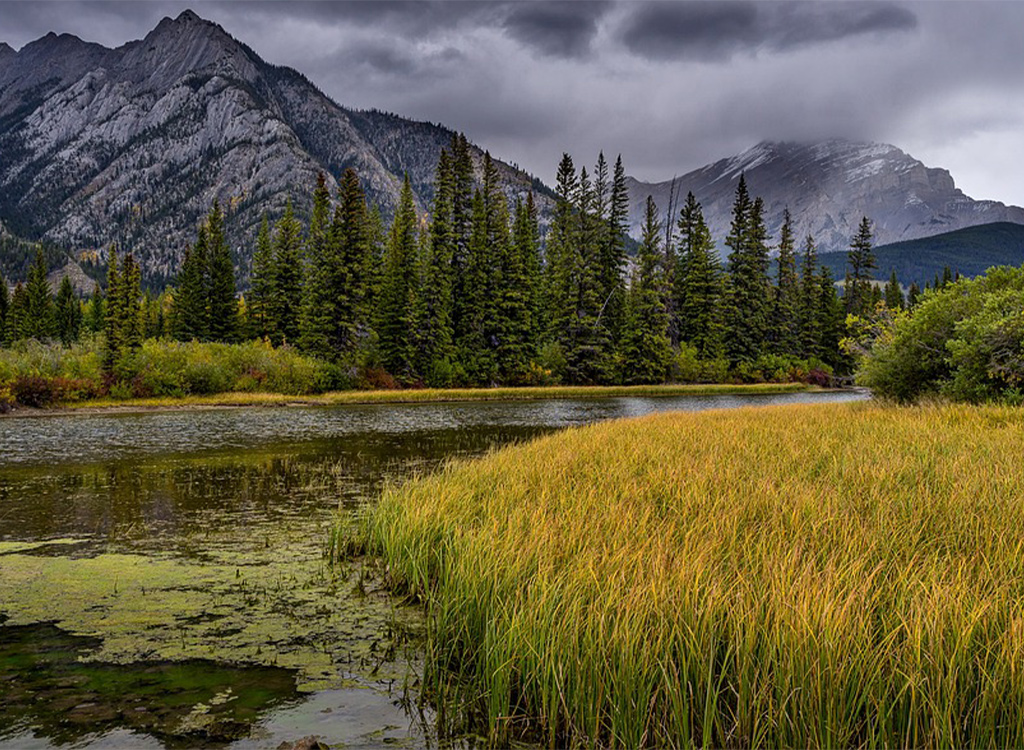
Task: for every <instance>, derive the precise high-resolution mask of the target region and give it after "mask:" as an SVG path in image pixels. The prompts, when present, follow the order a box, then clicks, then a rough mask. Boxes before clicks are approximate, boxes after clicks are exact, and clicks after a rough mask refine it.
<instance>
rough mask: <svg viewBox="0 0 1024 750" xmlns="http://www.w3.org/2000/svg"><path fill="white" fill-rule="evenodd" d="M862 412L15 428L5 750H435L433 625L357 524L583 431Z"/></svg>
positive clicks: (417, 408)
mask: <svg viewBox="0 0 1024 750" xmlns="http://www.w3.org/2000/svg"><path fill="white" fill-rule="evenodd" d="M865 397H866V395H865V394H863V393H858V392H842V393H815V394H811V393H796V394H781V395H772V396H713V397H668V398H614V399H593V400H588V399H581V400H550V401H529V402H514V403H511V402H502V403H462V404H415V405H409V404H404V405H373V406H339V407H302V408H246V409H225V410H206V411H181V412H162V413H147V414H122V415H111V414H106V415H105V414H96V413H94V414H82V415H71V416H45V417H33V418H4V419H0V685H2V686H3V689H2V690H0V748H52V747H75V748H80V747H81V748H100V747H104V748H107V747H125V748H148V747H153V748H160V747H168V748H177V747H196V746H203V747H209V746H213V747H231V748H256V747H259V748H263V747H266V748H276V747H278V746H279V745H280V744H281V743H282V742H284V741H287V742H293V741H295V740H297V739H299V738H301V737H304V736H308V735H318V736H320V737H321V738H322V739H323V740H324V741H325V742H327V743H329V744H331V745H332V746H334V745H337V746H344V747H360V746H362V747H379V746H382V745H396V746H416V747H418V746H424V745H430V744H436V743H435V742H434V739H433V738H432V737H431V736H430V730H429V727H430V724H431V721H430V718H431V717H430V712H429V709H428V708H427V707H424V706H422V705H421V704H420V701H419V700H418V691H417V686H418V683H417V670H418V666H419V665H418V661H417V652H416V643H417V634H418V632H419V629H420V627H421V616H422V613H421V612H420V611H419V610H418V609H416V608H415V607H410V606H406V605H405V604H403V603H402V602H400V601H397V600H395V599H394V598H392V597H391V596H389V595H388V594H387V593H386V592H385V591H384V590H383V587H382V585H381V579H380V572H379V570H378V569H377V566H376V563H375V562H374V561H371V560H366V561H357V562H354V563H350V564H346V565H344V566H331V565H329V564H328V563H327V561H326V559H325V556H324V552H325V547H326V541H327V538H328V531H329V529H330V527H331V524H332V522H333V520H334V518H335V517H336V514H337V513H338V512H339V509H340V512H342V513H345V512H352V511H353V510H354V509H355V508H357V507H359V505H361V504H362V503H364V502H366V501H372V499H373V498H374V497H375V496H376V494H377V493H378V492H379V491H380V488H381V486H382V484H383V483H384V482H386V481H394V480H396V479H401V478H403V477H407V476H409V475H410V474H412V473H416V472H422V471H429V470H431V469H433V468H435V467H437V466H438V465H439V464H440V463H442V462H444V461H445V460H447V459H449V458H452V457H460V456H472V455H478V454H480V453H483V452H485V451H487V450H488V449H490V448H492V447H497V446H501V445H506V444H509V443H512V442H515V441H522V440H527V439H529V438H532V437H535V436H537V435H541V434H544V433H546V432H550V431H552V430H556V429H559V428H563V427H568V426H574V425H582V424H587V423H591V422H596V421H600V420H605V419H611V418H616V417H627V416H638V415H642V414H647V413H650V412H654V411H665V410H674V409H675V410H678V409H684V410H700V409H708V408H728V407H736V406H743V405H767V404H780V403H797V402H810V401H848V400H855V399H862V398H865Z"/></svg>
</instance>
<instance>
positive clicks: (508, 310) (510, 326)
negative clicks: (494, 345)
mask: <svg viewBox="0 0 1024 750" xmlns="http://www.w3.org/2000/svg"><path fill="white" fill-rule="evenodd" d="M502 202H503V203H504V200H503V201H502ZM530 221H531V217H530V215H529V210H528V208H527V206H526V205H525V204H524V203H523V201H522V200H519V199H517V200H516V205H515V215H514V218H513V222H512V224H513V236H512V239H511V241H509V240H508V239H507V238H506V239H505V241H504V242H503V243H502V244H501V245H500V247H501V255H500V256H499V258H498V263H499V269H498V277H499V279H500V281H501V284H500V287H499V289H498V298H497V302H498V309H497V320H498V323H499V328H498V330H497V331H496V336H497V341H498V350H497V356H498V370H499V375H500V377H501V379H502V381H504V382H505V383H513V384H515V383H522V382H525V380H526V377H527V374H528V373H529V369H530V362H531V361H532V359H533V357H534V355H535V353H536V348H535V341H534V337H533V315H532V310H531V307H530V305H531V301H532V285H533V281H534V279H533V278H532V277H531V269H530V268H529V265H528V264H529V263H530V255H531V252H532V251H531V248H530V245H531V244H532V243H533V240H534V234H533V228H532V227H531V225H530Z"/></svg>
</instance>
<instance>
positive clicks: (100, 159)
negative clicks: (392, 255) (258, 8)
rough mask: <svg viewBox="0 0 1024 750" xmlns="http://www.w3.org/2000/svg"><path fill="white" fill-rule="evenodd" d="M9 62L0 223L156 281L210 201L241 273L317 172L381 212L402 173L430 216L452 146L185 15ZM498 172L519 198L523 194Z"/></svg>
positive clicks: (524, 178) (38, 46)
mask: <svg viewBox="0 0 1024 750" xmlns="http://www.w3.org/2000/svg"><path fill="white" fill-rule="evenodd" d="M0 59H2V60H3V62H2V64H0V154H2V155H3V157H2V158H0V221H3V222H4V223H5V224H6V225H7V227H8V228H9V230H10V231H11V232H13V233H14V234H17V235H19V236H21V237H23V238H26V239H31V240H40V239H41V240H46V241H50V242H53V243H56V244H59V245H61V246H63V247H65V248H66V249H67V250H68V251H69V252H70V253H71V254H72V255H73V256H76V255H79V254H94V253H95V251H96V250H97V249H99V248H105V247H107V246H108V245H109V244H110V243H112V242H116V243H118V244H119V246H121V248H122V250H123V251H127V250H131V251H133V252H135V253H136V255H137V257H138V258H139V260H140V263H141V265H142V268H143V273H144V276H145V277H146V278H147V280H148V281H149V282H151V283H157V284H159V283H161V282H162V281H166V280H168V279H171V278H173V275H174V274H175V273H176V271H177V266H178V263H179V260H180V258H181V254H182V252H183V251H184V248H185V246H186V244H187V243H188V242H190V241H192V240H193V239H194V234H195V227H196V224H197V222H198V221H199V220H200V219H201V217H202V216H203V215H204V214H205V213H206V211H207V210H208V209H209V206H210V204H211V202H212V201H213V199H214V198H218V199H219V200H220V201H221V204H222V205H223V206H225V207H226V209H227V214H228V220H227V226H228V232H229V238H230V239H231V241H232V245H233V247H234V248H235V252H236V257H237V261H238V266H239V271H240V273H241V274H242V275H243V276H244V274H245V273H246V271H247V269H248V265H249V261H250V256H251V252H252V244H253V242H252V238H253V236H254V235H255V229H256V227H257V226H258V224H259V221H260V218H261V217H262V215H263V214H264V212H266V213H268V214H269V216H270V218H271V219H273V218H274V217H275V216H276V215H278V214H279V213H280V212H281V211H282V210H283V208H284V205H285V203H286V201H287V200H288V199H289V198H291V199H293V201H294V202H295V207H296V210H297V211H298V212H299V213H300V214H301V213H304V212H306V210H307V208H308V204H309V202H310V196H311V193H312V189H313V186H314V184H315V181H316V175H317V173H318V172H320V171H323V172H325V173H326V174H327V175H328V182H329V184H330V187H331V188H332V191H333V190H334V188H335V187H336V183H335V179H336V178H337V177H340V175H341V172H342V171H343V170H344V169H345V168H347V167H353V168H355V169H356V171H357V172H358V173H359V176H360V179H361V180H362V182H363V185H364V188H365V189H366V191H367V193H368V196H369V198H370V199H371V200H372V201H374V202H376V203H377V204H378V205H379V206H380V207H381V210H382V212H383V213H384V214H385V215H389V214H390V213H391V212H392V210H393V209H394V207H395V205H396V204H397V200H398V193H399V190H400V188H401V180H402V178H403V176H404V174H405V173H406V172H408V174H409V178H410V180H411V182H412V185H413V190H414V193H415V195H416V199H417V202H418V203H419V205H420V208H425V207H426V206H427V205H429V201H430V199H431V198H432V188H431V184H430V183H431V182H432V180H433V173H434V170H435V168H436V164H437V157H438V154H439V153H440V149H441V148H442V147H443V146H445V145H447V144H448V143H449V141H450V139H451V136H452V132H451V131H449V130H447V129H445V128H442V127H438V126H435V125H430V124H427V123H419V122H412V121H409V120H404V119H402V118H400V117H397V116H393V115H388V114H383V113H379V112H357V111H352V110H348V109H345V108H343V107H340V106H338V105H337V104H335V103H334V102H333V101H332V100H330V99H329V98H328V97H326V96H325V95H324V94H322V93H321V92H320V91H319V90H318V89H317V88H316V87H315V86H313V85H312V84H311V83H310V82H309V81H308V80H307V79H306V78H304V77H303V76H302V75H301V74H299V73H297V72H295V71H294V70H291V69H288V68H282V67H276V66H273V65H270V64H268V63H266V62H264V61H263V60H261V59H260V58H259V56H257V55H256V53H254V52H253V51H252V50H251V49H249V48H248V47H246V46H245V45H244V44H242V43H240V42H238V41H236V40H235V39H233V38H232V37H231V36H229V35H228V34H227V33H226V32H225V31H224V30H223V29H222V28H221V27H220V26H218V25H216V24H213V23H210V22H208V21H205V20H203V19H201V18H199V17H198V16H197V15H195V14H194V13H192V12H191V11H185V12H184V13H182V14H181V15H180V16H178V17H177V18H176V19H173V20H172V19H169V18H165V19H164V20H163V21H161V22H160V24H159V25H158V26H157V27H156V28H155V29H153V31H151V32H150V33H149V34H148V35H147V36H146V37H145V39H142V40H139V41H134V42H129V43H127V44H125V45H123V46H121V47H118V48H117V49H107V48H105V47H102V46H101V45H98V44H91V43H87V42H83V41H82V40H80V39H78V38H77V37H74V36H70V35H67V34H63V35H60V36H57V35H55V34H48V35H47V36H45V37H43V38H41V39H39V40H37V41H35V42H32V43H30V44H28V45H26V46H25V47H24V48H22V49H21V50H19V51H18V52H14V51H13V50H11V49H10V47H7V46H6V45H3V46H2V47H0ZM475 155H476V157H477V159H479V158H480V157H481V156H482V154H480V153H479V152H476V154H475ZM498 166H499V171H500V173H501V176H502V179H503V181H504V184H505V185H506V189H507V191H508V192H509V193H510V194H519V193H525V192H526V191H527V190H529V188H530V178H529V176H528V175H526V174H524V173H522V172H519V171H517V170H514V169H512V168H511V167H509V166H507V165H504V164H501V163H499V165H498Z"/></svg>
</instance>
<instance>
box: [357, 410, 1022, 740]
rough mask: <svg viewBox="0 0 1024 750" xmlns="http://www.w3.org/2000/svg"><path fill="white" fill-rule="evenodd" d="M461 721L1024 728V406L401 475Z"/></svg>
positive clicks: (408, 530) (623, 436)
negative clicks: (409, 476)
mask: <svg viewBox="0 0 1024 750" xmlns="http://www.w3.org/2000/svg"><path fill="white" fill-rule="evenodd" d="M363 534H364V535H365V538H364V541H365V543H366V545H367V548H368V549H369V551H371V552H376V553H379V554H381V555H382V556H383V558H384V560H385V561H386V562H387V564H388V566H389V571H390V576H391V578H392V580H393V581H394V583H395V585H396V586H399V587H404V588H405V589H406V590H408V591H410V592H412V593H413V594H415V595H418V596H419V597H421V598H422V599H423V600H424V601H425V603H426V606H427V612H428V621H429V627H428V636H427V674H426V685H427V687H428V690H430V691H431V692H432V693H433V698H434V699H435V700H436V701H437V704H438V707H439V711H440V714H439V715H440V717H441V720H442V722H444V723H445V724H446V725H447V727H448V728H449V729H456V730H457V729H464V728H466V726H467V722H468V726H469V728H476V729H477V730H481V729H482V730H483V731H486V732H487V733H488V736H489V738H490V741H491V742H494V743H503V742H506V741H508V740H510V739H514V738H515V737H517V736H520V735H524V734H525V735H532V736H533V737H536V736H537V735H538V734H539V735H540V737H541V738H542V739H543V740H544V741H546V742H547V743H548V744H550V745H553V746H554V745H559V746H561V745H567V744H597V745H613V746H628V747H641V746H681V747H685V746H702V747H743V746H765V745H767V746H787V747H815V748H820V747H852V746H868V747H876V746H889V747H938V746H943V747H946V746H961V747H991V746H995V747H1020V746H1024V412H1022V411H1020V410H1016V409H1011V408H997V407H991V408H976V407H960V406H930V407H915V408H895V407H884V406H878V405H872V404H851V405H799V406H785V407H769V408H747V409H741V410H735V411H718V412H704V413H697V414H661V415H656V416H650V417H645V418H641V419H634V420H628V421H620V422H612V423H605V424H600V425H595V426H591V427H586V428H580V429H571V430H568V431H565V432H562V433H559V434H557V435H553V436H550V437H546V438H542V439H539V440H537V441H535V442H532V443H529V444H526V445H522V446H516V447H512V448H508V449H504V450H500V451H497V452H495V453H493V454H491V455H489V456H486V457H484V458H482V459H480V460H477V461H473V462H469V463H459V464H454V465H451V466H449V467H447V468H446V469H445V470H443V471H442V472H440V473H439V474H436V475H434V476H432V477H427V478H423V479H421V480H418V481H414V482H411V483H409V484H406V485H404V486H401V487H395V488H391V489H389V490H388V491H386V492H385V494H384V496H383V498H382V500H381V502H380V504H379V505H378V506H377V507H376V509H375V510H373V511H371V513H370V515H369V517H368V518H367V520H366V527H365V529H364V530H363Z"/></svg>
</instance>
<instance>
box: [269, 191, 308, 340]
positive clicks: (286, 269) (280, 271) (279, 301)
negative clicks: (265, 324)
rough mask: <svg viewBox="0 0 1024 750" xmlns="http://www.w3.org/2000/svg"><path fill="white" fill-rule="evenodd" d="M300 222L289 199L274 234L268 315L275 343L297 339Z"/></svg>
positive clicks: (299, 302)
mask: <svg viewBox="0 0 1024 750" xmlns="http://www.w3.org/2000/svg"><path fill="white" fill-rule="evenodd" d="M302 244H303V243H302V225H301V224H300V223H299V220H298V219H296V218H295V212H294V211H293V210H292V203H291V201H288V204H287V205H286V206H285V209H284V215H283V216H282V217H281V218H280V220H279V221H278V222H277V227H276V232H275V237H274V273H273V279H274V290H273V291H274V296H273V297H272V298H271V299H270V305H269V307H268V313H269V315H268V317H269V318H270V321H271V325H270V329H271V331H273V341H274V343H275V344H282V343H288V344H293V345H294V344H295V343H296V342H297V341H298V340H299V310H300V307H301V304H302V256H303V246H302Z"/></svg>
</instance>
